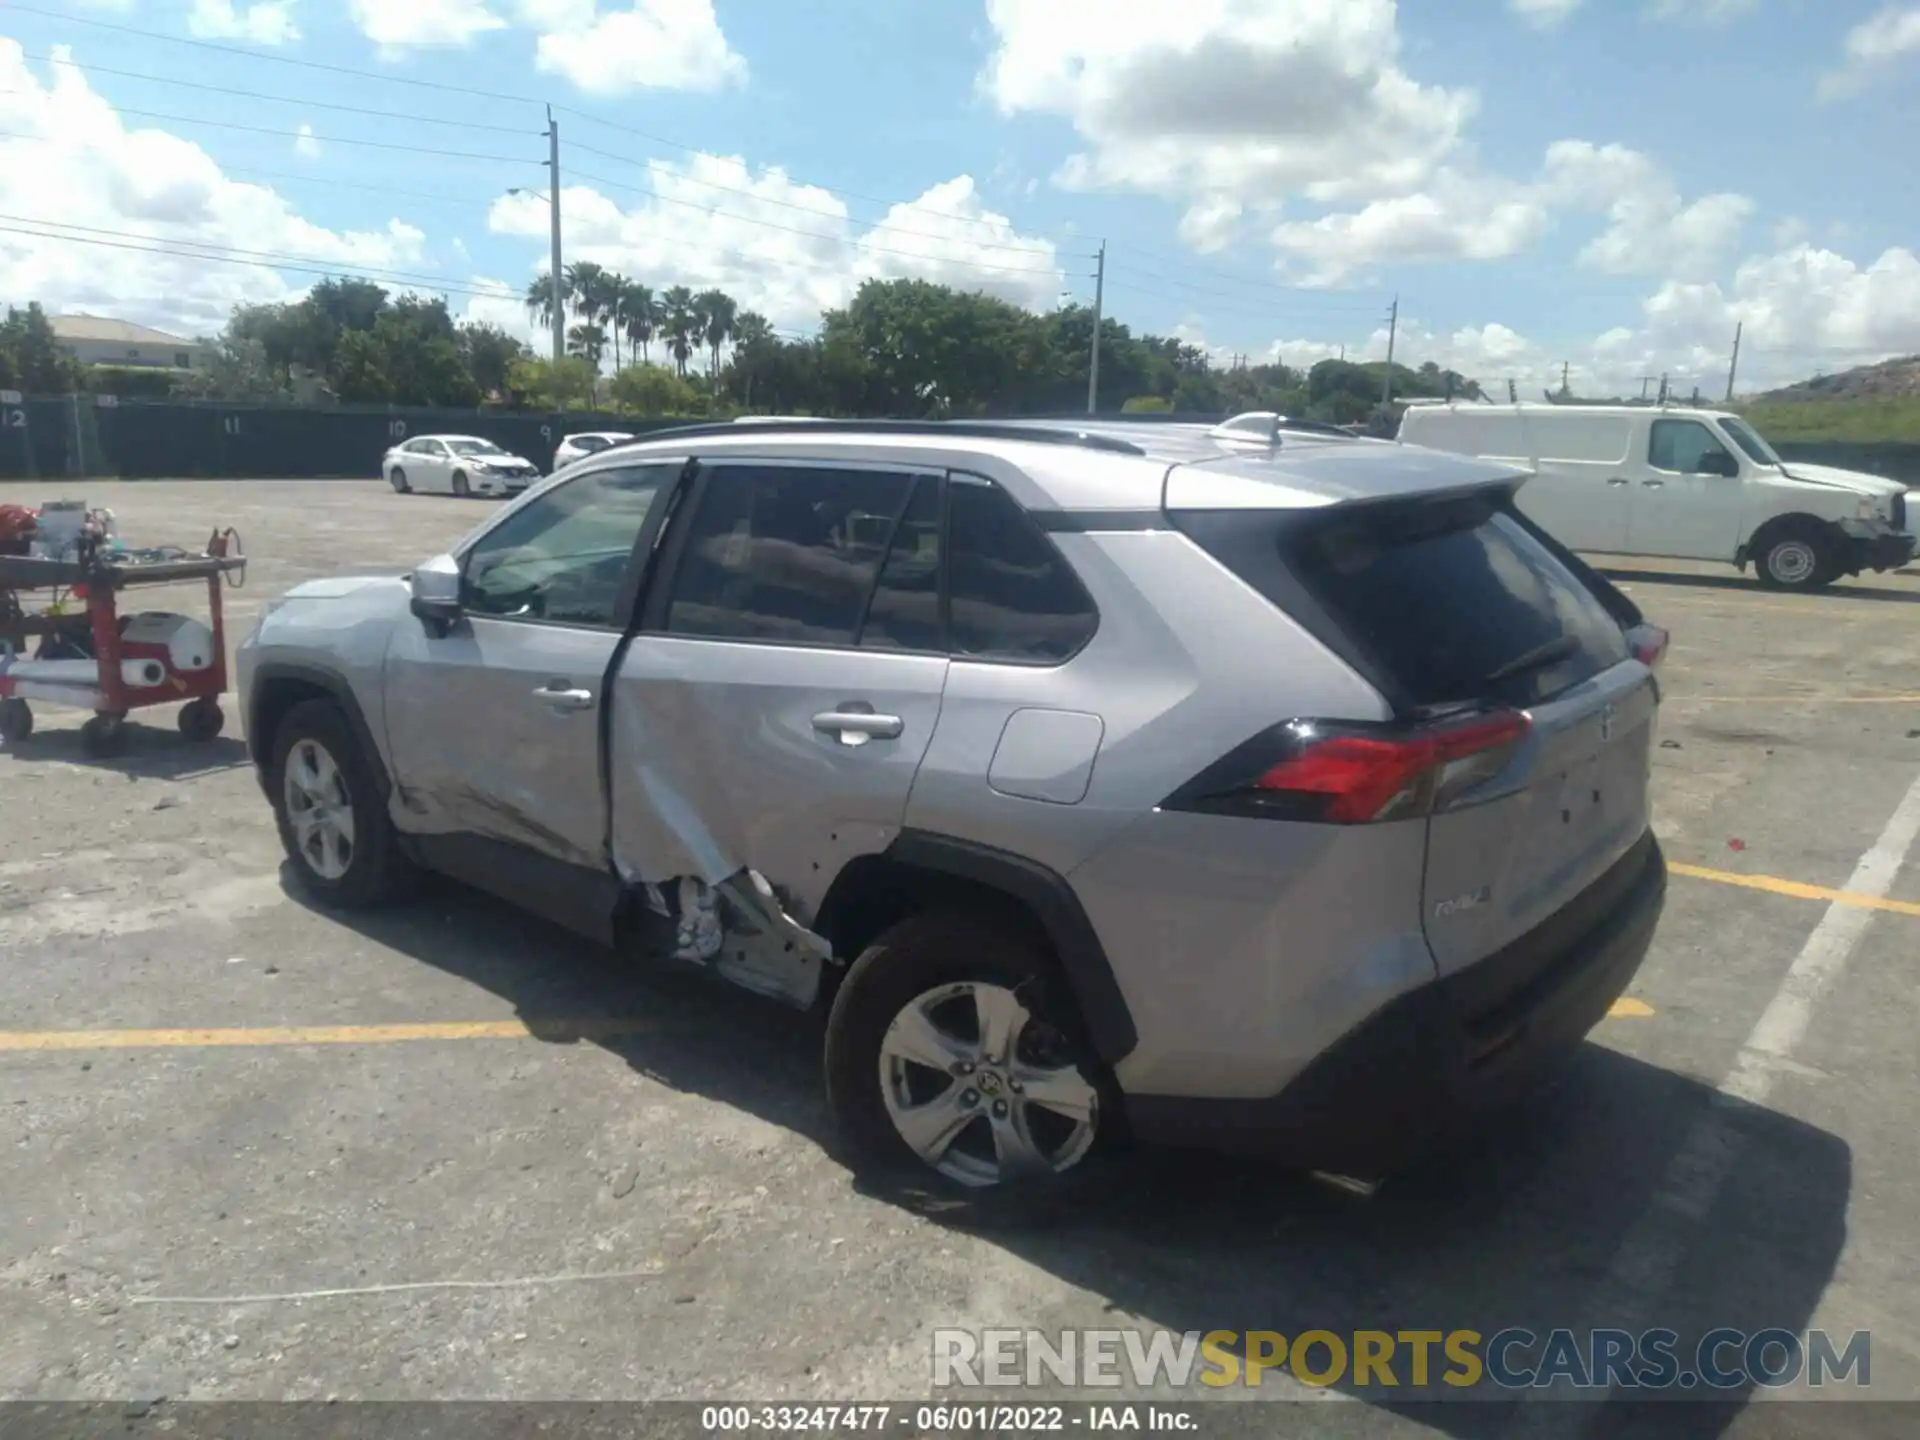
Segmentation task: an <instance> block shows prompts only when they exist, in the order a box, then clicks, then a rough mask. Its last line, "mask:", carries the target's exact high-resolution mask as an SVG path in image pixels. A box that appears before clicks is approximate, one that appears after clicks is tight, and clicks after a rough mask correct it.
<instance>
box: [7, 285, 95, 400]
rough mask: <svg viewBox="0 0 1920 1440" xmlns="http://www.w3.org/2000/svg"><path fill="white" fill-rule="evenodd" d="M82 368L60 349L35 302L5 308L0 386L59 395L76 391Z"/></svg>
mask: <svg viewBox="0 0 1920 1440" xmlns="http://www.w3.org/2000/svg"><path fill="white" fill-rule="evenodd" d="M82 373H83V367H82V366H81V365H80V363H79V362H78V361H76V360H75V359H74V358H73V357H72V356H71V355H69V354H67V352H66V351H64V350H62V349H61V348H60V342H59V341H58V340H56V339H55V338H54V335H53V322H52V321H50V320H48V319H47V312H46V311H44V310H42V309H41V308H40V305H39V303H38V302H37V301H36V302H34V303H31V304H29V305H28V306H27V308H26V309H25V310H17V309H15V308H14V307H13V306H11V305H9V306H8V307H7V318H6V319H5V320H4V321H0V384H4V385H5V387H6V388H7V389H9V390H24V391H27V392H29V393H32V394H38V395H60V394H65V393H67V392H69V391H73V390H77V389H79V388H80V381H81V376H82Z"/></svg>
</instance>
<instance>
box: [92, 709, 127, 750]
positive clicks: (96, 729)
mask: <svg viewBox="0 0 1920 1440" xmlns="http://www.w3.org/2000/svg"><path fill="white" fill-rule="evenodd" d="M80 746H81V748H82V749H83V750H85V751H86V752H87V754H89V755H91V756H92V757H93V758H94V759H96V760H106V759H111V758H112V757H113V756H115V755H121V754H125V753H126V749H127V719H126V716H124V715H94V716H92V717H90V718H89V719H88V721H87V723H86V724H84V725H82V726H81V727H80Z"/></svg>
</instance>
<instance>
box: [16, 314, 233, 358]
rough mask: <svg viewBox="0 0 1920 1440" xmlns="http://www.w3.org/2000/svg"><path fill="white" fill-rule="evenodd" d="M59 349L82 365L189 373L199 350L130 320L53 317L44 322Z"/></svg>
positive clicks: (91, 316)
mask: <svg viewBox="0 0 1920 1440" xmlns="http://www.w3.org/2000/svg"><path fill="white" fill-rule="evenodd" d="M48 323H49V324H51V325H52V326H53V336H54V339H55V340H56V341H57V342H59V345H60V348H61V349H62V350H65V351H66V352H67V353H68V354H69V355H71V356H73V357H74V359H76V360H78V361H80V363H81V364H83V365H148V366H152V367H154V368H156V369H165V370H190V369H192V368H193V367H194V365H195V364H196V363H198V361H199V358H200V347H199V345H197V344H195V343H194V342H193V341H191V340H183V339H181V338H180V337H179V336H178V335H169V334H167V332H166V331H164V330H150V329H148V328H147V327H146V326H145V325H135V324H134V323H133V322H132V321H131V320H108V319H105V318H104V317H102V316H99V315H55V316H53V317H52V319H51V320H50V321H49V322H48Z"/></svg>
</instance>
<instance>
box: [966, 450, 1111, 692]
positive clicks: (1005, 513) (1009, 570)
mask: <svg viewBox="0 0 1920 1440" xmlns="http://www.w3.org/2000/svg"><path fill="white" fill-rule="evenodd" d="M948 507H949V514H948V520H947V544H948V550H949V553H948V558H947V568H948V577H947V585H948V590H949V593H950V597H951V599H950V604H951V619H952V628H951V635H950V644H951V648H952V651H953V654H954V655H955V656H956V657H957V658H962V659H970V660H1006V661H1017V662H1022V663H1027V664H1058V663H1059V662H1060V661H1063V660H1066V659H1067V658H1068V657H1070V656H1072V655H1073V654H1074V653H1075V652H1076V651H1078V650H1079V649H1080V647H1081V646H1083V645H1085V644H1086V643H1087V641H1088V640H1090V639H1091V638H1092V637H1093V632H1094V630H1095V628H1096V627H1097V626H1098V624H1099V616H1098V615H1097V613H1096V612H1095V610H1094V606H1093V600H1092V598H1091V597H1090V596H1089V595H1088V594H1087V592H1086V589H1085V587H1084V586H1082V585H1081V583H1080V579H1079V577H1078V576H1076V575H1075V574H1074V573H1073V570H1072V568H1071V567H1070V566H1069V565H1068V564H1067V562H1066V560H1065V559H1064V558H1063V557H1062V556H1061V554H1060V552H1059V551H1058V550H1056V549H1055V548H1054V547H1053V544H1052V542H1051V541H1049V540H1048V539H1047V537H1046V536H1045V535H1044V534H1042V533H1041V530H1040V527H1039V526H1038V525H1036V524H1035V523H1034V520H1033V517H1032V516H1030V515H1028V514H1027V512H1026V511H1024V510H1022V509H1021V508H1020V506H1019V505H1018V504H1016V503H1015V502H1014V500H1013V498H1012V497H1011V496H1010V495H1008V494H1007V493H1006V492H1005V491H1003V490H1001V489H1000V488H999V487H998V486H996V485H993V484H990V483H988V482H987V481H984V480H975V479H973V478H971V477H966V476H955V477H953V480H952V482H951V484H950V486H949V498H948Z"/></svg>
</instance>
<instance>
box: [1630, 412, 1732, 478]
mask: <svg viewBox="0 0 1920 1440" xmlns="http://www.w3.org/2000/svg"><path fill="white" fill-rule="evenodd" d="M1709 455H1729V458H1730V452H1729V451H1728V450H1727V447H1726V446H1724V445H1722V444H1721V443H1720V440H1719V437H1717V436H1716V435H1715V434H1714V433H1713V432H1712V431H1711V430H1709V429H1707V427H1706V426H1704V425H1702V424H1701V423H1700V422H1699V421H1698V420H1656V421H1654V422H1653V436H1652V439H1651V440H1650V441H1649V442H1648V445H1647V463H1648V464H1649V465H1651V466H1653V468H1654V469H1656V470H1667V471H1671V472H1673V473H1676V474H1680V475H1704V474H1707V473H1709V470H1710V467H1709V466H1707V465H1704V464H1702V463H1701V462H1702V461H1703V460H1704V459H1705V458H1706V457H1707V456H1709ZM1721 463H1722V464H1724V463H1725V462H1724V461H1722V462H1721Z"/></svg>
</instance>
